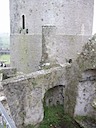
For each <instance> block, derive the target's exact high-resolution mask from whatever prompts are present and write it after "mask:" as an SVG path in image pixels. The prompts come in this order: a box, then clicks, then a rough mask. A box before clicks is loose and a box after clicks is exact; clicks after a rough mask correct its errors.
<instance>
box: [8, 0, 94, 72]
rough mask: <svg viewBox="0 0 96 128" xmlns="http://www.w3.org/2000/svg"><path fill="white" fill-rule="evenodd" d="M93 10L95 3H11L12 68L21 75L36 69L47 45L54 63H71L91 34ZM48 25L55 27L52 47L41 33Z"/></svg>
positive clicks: (63, 0) (17, 0)
mask: <svg viewBox="0 0 96 128" xmlns="http://www.w3.org/2000/svg"><path fill="white" fill-rule="evenodd" d="M93 7H94V0H10V24H11V34H10V41H11V66H12V67H13V66H14V67H16V68H17V69H18V71H22V72H24V73H29V72H33V71H36V70H38V69H39V65H40V62H41V58H42V56H43V55H42V54H43V53H44V51H43V49H44V48H43V47H46V48H47V47H48V46H46V45H49V46H51V49H50V50H49V52H48V54H51V53H54V56H55V60H56V63H58V64H64V63H65V62H66V59H67V60H68V59H72V60H73V61H74V59H76V57H77V54H78V53H80V51H81V50H82V46H83V45H84V43H86V42H87V40H88V38H89V37H90V36H91V34H92V26H93ZM42 26H46V27H45V28H44V27H42ZM47 26H48V29H49V30H50V27H49V26H55V27H56V29H55V31H56V32H55V34H56V36H55V39H56V40H55V45H52V44H50V43H52V41H51V42H50V39H49V38H48V37H47V36H46V34H44V32H46V31H47V32H48V31H49V30H48V29H47ZM42 28H43V29H46V30H43V36H44V35H45V37H44V39H45V38H46V39H45V40H44V39H42V38H43V37H42ZM53 33H54V32H53V30H52V34H53ZM50 35H51V33H50ZM47 39H49V43H48V40H47ZM46 40H47V44H46ZM43 41H44V42H43ZM44 43H45V45H42V44H44ZM44 50H45V49H44ZM54 50H55V51H54ZM53 51H54V52H53ZM51 55H52V54H51ZM49 56H50V55H49ZM50 58H51V57H50ZM52 59H53V58H52Z"/></svg>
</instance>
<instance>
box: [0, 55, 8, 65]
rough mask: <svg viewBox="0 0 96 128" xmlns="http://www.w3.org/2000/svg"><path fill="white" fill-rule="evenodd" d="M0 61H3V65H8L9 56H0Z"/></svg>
mask: <svg viewBox="0 0 96 128" xmlns="http://www.w3.org/2000/svg"><path fill="white" fill-rule="evenodd" d="M0 61H5V64H10V55H9V54H4V55H0Z"/></svg>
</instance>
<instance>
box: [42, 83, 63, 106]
mask: <svg viewBox="0 0 96 128" xmlns="http://www.w3.org/2000/svg"><path fill="white" fill-rule="evenodd" d="M64 91H65V86H64V85H57V86H54V87H53V88H50V89H48V90H47V91H46V92H45V94H44V101H43V103H44V104H45V105H46V106H56V105H58V104H60V105H64Z"/></svg>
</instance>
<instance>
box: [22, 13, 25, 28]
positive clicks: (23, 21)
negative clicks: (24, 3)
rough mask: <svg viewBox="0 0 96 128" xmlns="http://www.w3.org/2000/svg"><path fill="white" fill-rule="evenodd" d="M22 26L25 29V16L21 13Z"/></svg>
mask: <svg viewBox="0 0 96 128" xmlns="http://www.w3.org/2000/svg"><path fill="white" fill-rule="evenodd" d="M22 28H23V29H25V16H24V15H22Z"/></svg>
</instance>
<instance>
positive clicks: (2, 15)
mask: <svg viewBox="0 0 96 128" xmlns="http://www.w3.org/2000/svg"><path fill="white" fill-rule="evenodd" d="M94 2H95V3H94V7H95V8H94V20H93V34H94V33H96V0H94ZM0 33H10V20H9V0H0Z"/></svg>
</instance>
